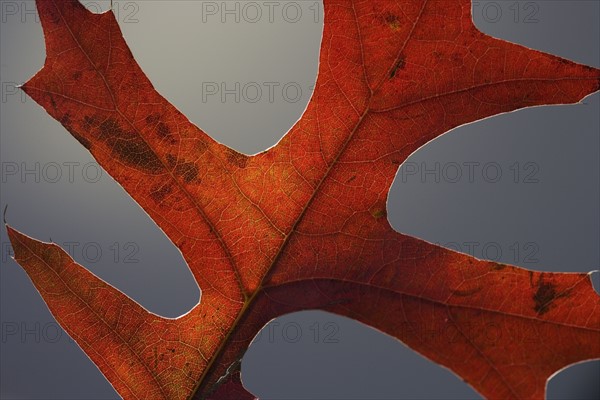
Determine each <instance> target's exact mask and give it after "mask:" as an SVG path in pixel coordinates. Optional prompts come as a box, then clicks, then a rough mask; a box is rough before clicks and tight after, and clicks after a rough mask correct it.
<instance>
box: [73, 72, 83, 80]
mask: <svg viewBox="0 0 600 400" xmlns="http://www.w3.org/2000/svg"><path fill="white" fill-rule="evenodd" d="M71 76H72V77H73V79H74V80H76V81H78V80H79V78H81V71H75V72H73V74H72V75H71Z"/></svg>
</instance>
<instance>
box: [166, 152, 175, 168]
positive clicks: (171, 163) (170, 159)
mask: <svg viewBox="0 0 600 400" xmlns="http://www.w3.org/2000/svg"><path fill="white" fill-rule="evenodd" d="M167 164H169V167H174V166H175V164H177V158H176V157H175V156H174V155H173V154H167Z"/></svg>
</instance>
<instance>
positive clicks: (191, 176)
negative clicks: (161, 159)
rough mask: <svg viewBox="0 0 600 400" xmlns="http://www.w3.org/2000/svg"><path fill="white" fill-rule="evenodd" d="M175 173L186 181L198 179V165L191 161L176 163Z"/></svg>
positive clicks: (190, 181)
mask: <svg viewBox="0 0 600 400" xmlns="http://www.w3.org/2000/svg"><path fill="white" fill-rule="evenodd" d="M175 174H176V175H178V176H180V177H182V178H183V180H184V181H185V182H186V183H192V182H197V181H198V167H197V166H196V165H195V164H194V163H191V162H186V163H183V164H179V165H177V166H176V167H175Z"/></svg>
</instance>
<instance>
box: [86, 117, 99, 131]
mask: <svg viewBox="0 0 600 400" xmlns="http://www.w3.org/2000/svg"><path fill="white" fill-rule="evenodd" d="M96 125H98V118H96V117H95V116H91V117H90V116H85V117H83V129H85V130H90V129H92V128H95V127H96Z"/></svg>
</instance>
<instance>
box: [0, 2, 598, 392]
mask: <svg viewBox="0 0 600 400" xmlns="http://www.w3.org/2000/svg"><path fill="white" fill-rule="evenodd" d="M6 3H9V2H6V1H2V7H3V8H2V10H3V14H2V23H1V47H0V50H1V52H0V63H1V74H0V78H1V81H2V104H1V106H2V110H1V111H2V113H1V129H0V132H1V160H2V163H3V167H4V170H3V174H2V193H1V197H2V198H1V203H2V204H1V205H2V208H3V207H4V205H6V204H8V205H9V209H8V221H9V222H10V223H11V224H13V225H14V226H15V227H16V228H18V229H19V230H21V231H23V232H25V233H27V234H28V235H31V236H33V237H35V238H38V239H42V240H48V239H49V238H52V240H53V241H54V242H56V243H59V244H62V245H65V243H66V242H76V241H77V242H78V245H77V246H75V245H73V246H74V251H73V256H74V258H75V259H76V260H77V261H79V262H81V263H82V264H83V265H85V266H86V267H88V268H89V269H90V270H92V271H93V272H94V273H95V274H97V275H99V276H100V277H101V278H103V279H105V280H107V281H108V282H110V283H111V284H113V285H115V286H116V287H118V288H119V289H121V290H122V291H124V292H125V293H127V294H128V295H130V296H132V297H133V298H134V299H135V300H136V301H138V302H140V303H141V304H142V305H144V306H145V307H146V308H148V309H149V310H151V311H153V312H156V313H158V314H161V315H165V316H170V317H174V316H177V315H180V314H182V313H184V312H186V311H187V310H188V309H189V308H190V307H192V306H193V305H194V304H195V303H196V302H197V300H198V297H199V295H200V291H199V289H198V288H197V286H196V284H195V283H194V281H193V279H192V276H191V274H190V272H189V271H188V269H187V267H186V266H185V263H184V262H183V260H182V258H181V256H180V254H179V252H178V251H177V250H176V249H175V248H174V246H173V245H172V244H171V243H170V242H169V241H168V240H167V238H166V237H165V236H164V235H163V234H162V233H161V232H160V230H159V229H158V228H157V227H156V226H155V225H154V224H153V223H152V221H151V220H150V219H149V218H148V217H147V215H146V214H145V213H144V212H143V211H142V210H141V209H140V208H139V206H138V205H137V204H135V203H134V202H133V201H132V200H131V199H130V198H129V197H128V196H127V195H126V193H125V192H124V191H123V190H122V189H121V188H120V187H119V186H118V185H117V184H116V183H115V182H114V181H113V180H112V179H111V178H110V177H108V176H107V175H106V173H104V174H102V175H101V177H100V179H99V180H97V181H95V180H96V179H94V178H95V172H96V170H95V168H94V165H93V164H91V165H87V166H86V167H85V168H84V165H85V164H86V163H89V162H92V161H93V160H92V158H91V156H90V155H89V154H88V153H87V152H86V151H85V149H84V148H83V147H82V146H81V145H79V143H78V142H77V141H75V140H73V138H72V137H71V136H70V135H69V134H68V133H67V131H66V130H65V129H63V128H62V127H61V126H60V125H59V123H58V122H56V121H54V120H52V119H51V118H50V117H49V116H48V115H47V114H46V113H45V112H44V111H43V109H42V108H41V107H39V106H38V105H37V104H35V103H34V102H33V101H32V100H31V99H26V98H25V97H22V95H21V93H18V92H16V91H15V90H14V85H15V84H16V83H21V82H24V81H26V80H27V79H29V78H30V77H31V76H32V75H33V74H34V73H35V72H36V71H37V70H38V69H39V68H41V66H42V64H43V60H44V45H43V38H42V30H41V26H40V25H39V23H37V22H36V21H35V16H34V15H33V14H31V13H29V12H28V10H33V8H34V4H33V2H32V1H24V2H23V1H18V2H15V3H12V4H13V5H16V11H15V8H14V7H13V6H10V5H6ZM84 3H86V2H84ZM88 3H93V4H91V7H92V8H94V9H97V10H98V11H99V10H100V8H101V9H103V10H106V9H107V8H108V7H109V3H108V2H106V1H102V2H88ZM258 3H259V5H260V4H262V3H263V2H258ZM296 3H297V4H299V5H300V6H301V9H302V12H303V14H302V17H301V18H300V20H299V21H298V22H296V23H292V22H289V20H292V19H293V18H294V13H293V10H292V9H289V10H288V11H289V13H288V14H287V15H286V17H287V19H288V21H286V20H285V18H284V16H283V15H282V13H281V8H279V10H280V11H279V12H276V13H275V18H274V21H273V22H270V21H269V19H268V17H267V16H266V15H264V14H263V17H262V18H260V19H259V21H258V22H256V23H251V22H250V19H252V18H254V14H253V13H250V12H251V11H252V10H250V9H247V13H246V14H243V13H242V15H241V18H240V22H239V23H236V22H235V21H234V20H233V17H232V16H229V17H227V21H226V22H225V23H223V22H222V21H221V19H220V16H219V15H216V16H211V15H207V14H206V13H205V14H204V16H205V17H206V22H204V23H203V22H202V15H203V8H202V7H203V6H202V2H201V1H163V0H160V1H135V2H133V1H115V2H114V7H115V8H116V9H117V10H118V11H119V16H118V18H119V22H120V25H121V27H122V29H123V32H124V35H125V38H126V40H127V42H128V43H129V45H130V47H131V49H132V51H133V53H134V55H135V57H136V59H137V60H138V62H139V63H140V65H141V66H142V68H143V69H144V71H145V72H146V73H147V74H148V75H149V77H150V79H151V80H152V82H153V83H154V85H155V87H156V88H157V89H158V91H159V92H160V93H162V94H163V95H164V96H165V97H166V98H167V99H169V100H170V101H171V102H172V103H173V104H175V105H176V106H177V107H178V108H179V109H180V110H182V111H183V112H184V113H185V114H186V115H187V116H188V117H189V118H190V119H191V120H192V121H194V122H195V123H197V124H198V125H199V126H200V127H201V128H202V129H204V130H205V131H206V132H207V133H209V134H210V135H212V136H213V137H214V138H216V139H217V140H219V141H221V142H224V143H225V144H227V145H229V146H231V147H234V148H235V149H237V150H239V151H242V152H245V153H248V154H252V153H256V152H258V151H261V150H263V149H266V148H268V147H270V146H272V145H274V144H275V143H276V142H277V141H278V140H279V139H280V138H281V136H283V134H284V133H285V132H286V131H287V130H288V129H289V128H290V127H291V126H292V124H293V123H294V122H295V121H296V120H297V119H298V118H300V116H301V114H302V112H303V111H304V109H305V107H306V104H307V102H308V100H309V97H310V87H311V85H313V84H314V81H315V79H316V72H317V63H318V51H319V45H320V36H321V30H322V18H321V17H320V16H318V18H317V21H315V19H314V5H315V4H317V5H319V3H317V2H313V1H297V2H296ZM489 3H493V4H491V5H490V4H489ZM215 4H216V5H217V6H218V7H223V5H222V2H220V1H219V2H217V3H215ZM228 4H229V7H234V6H233V5H232V4H233V2H228ZM240 4H241V6H242V5H243V3H240ZM515 4H516V5H515ZM11 7H13V8H11ZM498 9H500V10H501V11H502V15H499V14H497V11H498ZM515 9H518V10H519V11H520V12H519V14H518V15H515ZM265 10H266V8H263V11H265ZM320 10H321V11H322V6H321V8H320ZM532 14H533V15H532ZM599 14H600V4H599V2H597V1H536V2H515V1H498V2H495V3H494V2H488V1H480V2H475V3H474V20H475V23H476V24H477V26H478V27H479V28H480V29H481V30H482V31H484V32H486V33H489V34H491V35H494V36H496V37H500V38H504V39H506V40H510V41H513V42H517V43H521V44H524V45H527V46H529V47H532V48H536V49H540V50H544V51H548V52H551V53H554V54H557V55H561V56H563V57H566V58H569V59H572V60H576V61H579V62H582V63H585V64H589V65H593V66H596V67H598V66H600V54H599V48H600V43H599V37H600V28H599V26H600V24H599V20H600V15H599ZM203 82H204V83H205V85H204V86H206V83H208V84H210V83H211V82H215V83H217V84H220V83H221V82H226V84H227V85H228V87H233V85H234V83H235V82H240V84H241V85H242V86H243V85H244V84H247V83H250V82H256V83H258V84H259V85H260V84H262V83H263V82H279V83H280V84H281V85H282V86H283V84H286V83H297V84H298V85H299V86H300V87H301V88H302V89H303V90H302V96H301V98H300V99H299V101H297V102H292V101H291V97H294V95H293V92H289V93H292V94H291V95H290V94H289V93H288V98H287V99H286V98H285V96H284V95H283V94H282V93H281V91H276V92H275V93H276V94H275V97H274V99H273V102H270V101H269V99H268V98H267V96H266V92H265V93H263V97H262V98H261V99H260V100H259V101H257V102H254V103H253V102H250V101H249V100H252V99H251V98H250V97H254V93H250V92H248V96H242V98H241V100H240V102H239V103H236V102H235V101H234V99H233V96H229V97H228V98H226V99H225V100H226V101H225V102H223V101H221V99H220V98H219V96H208V97H207V98H206V99H203ZM599 108H600V96H598V95H597V94H596V95H593V96H590V97H588V98H586V99H585V100H584V102H583V104H579V105H576V106H555V107H539V108H533V109H528V110H524V111H519V112H515V113H509V114H504V115H501V116H498V117H494V118H490V119H487V120H484V121H480V122H477V123H473V124H469V125H467V126H463V127H460V128H458V129H455V130H453V131H452V132H450V133H448V134H447V135H445V136H443V137H441V138H439V139H437V140H435V141H433V142H431V143H430V144H428V145H427V146H426V147H424V148H422V149H420V150H419V151H418V152H416V153H415V154H413V155H412V156H411V157H410V159H409V160H408V161H407V163H412V164H411V166H412V167H416V168H419V169H421V168H422V167H423V165H422V164H421V163H425V164H424V166H425V167H426V168H429V169H432V168H434V167H435V163H436V162H438V163H440V164H439V165H440V170H441V171H442V172H443V173H442V174H441V177H440V180H439V182H435V180H434V179H433V177H432V176H430V175H428V176H425V177H424V178H425V179H422V178H421V177H420V176H419V174H416V175H409V174H407V172H409V170H406V165H405V166H404V167H403V169H401V171H404V172H405V174H404V175H402V173H401V174H400V175H398V177H397V179H396V181H395V182H394V185H393V187H392V190H391V192H390V195H389V199H388V208H389V219H390V221H391V223H392V224H393V226H394V227H395V228H396V229H397V230H398V231H401V232H404V233H408V234H412V235H414V236H417V237H421V238H424V239H426V240H428V241H431V242H438V243H441V244H442V245H445V246H447V247H454V248H457V247H458V248H460V249H461V250H462V251H464V252H469V244H468V243H470V242H477V243H478V244H475V245H473V246H474V249H475V250H474V251H473V254H474V255H475V256H476V257H479V258H486V257H487V258H494V259H498V260H500V261H503V262H508V263H512V264H517V265H521V266H524V267H527V268H532V269H539V270H552V271H584V272H587V271H590V270H592V269H597V268H598V266H599V265H600V255H599V249H598V243H599V242H600V232H599V230H600V215H599V208H598V204H599V202H600V185H599V183H600V176H599V169H600V168H599V167H600V165H599V155H600V151H599V149H600V142H599V137H600V135H598V132H599V130H600V127H599V113H598V111H599ZM70 162H73V163H79V165H73V167H72V168H73V169H72V171H73V179H72V180H73V182H70V179H69V176H68V175H69V168H68V166H67V165H64V163H70ZM465 162H479V163H481V164H480V165H481V166H483V165H485V164H486V163H496V164H494V165H495V166H497V167H498V166H499V168H500V170H501V171H502V177H501V178H500V180H499V181H498V182H496V183H493V182H491V181H490V178H493V175H490V174H487V175H484V174H482V170H481V169H480V168H478V169H476V170H475V172H476V173H475V176H474V179H473V181H472V182H470V181H469V179H468V177H467V176H466V172H467V170H466V169H463V176H462V177H461V178H460V179H458V182H453V181H454V180H455V179H454V178H455V170H453V169H452V168H453V166H455V165H456V164H454V163H457V164H458V165H464V164H463V163H465ZM515 162H517V163H518V168H516V165H515V164H514V163H515ZM15 163H16V164H15ZM21 163H25V164H24V165H21ZM36 163H39V166H40V174H39V175H40V177H39V182H36V177H35V175H34V174H28V175H26V176H24V177H21V176H20V172H21V170H22V169H23V167H26V168H29V169H33V168H34V167H35V164H36ZM528 163H529V164H528ZM531 163H532V164H531ZM56 164H58V165H60V166H61V173H62V175H61V177H60V178H59V179H56V171H57V170H56ZM15 165H16V166H17V167H18V168H19V171H18V173H17V174H16V175H10V174H9V173H8V172H7V171H6V169H7V168H11V167H12V166H15ZM511 166H512V168H511ZM515 168H516V169H517V170H518V171H519V172H520V173H519V175H518V176H516V177H515V175H514V174H515ZM488 172H490V171H489V170H488ZM492 172H493V171H492ZM84 173H85V174H84ZM403 177H404V178H403ZM56 180H57V182H53V181H56ZM515 180H516V181H517V182H515ZM1 242H2V260H1V262H2V268H0V284H1V289H0V298H1V308H0V310H1V321H2V338H1V339H2V340H1V341H0V351H1V352H0V356H1V357H0V367H1V372H0V379H1V391H0V394H1V396H2V398H27V399H30V398H44V399H45V398H60V399H67V398H72V399H75V398H77V399H112V398H116V397H117V395H116V393H115V392H114V390H113V389H112V387H111V386H110V384H109V383H108V382H107V381H106V380H105V379H104V378H103V377H102V375H101V374H100V372H99V371H98V370H97V369H96V367H95V366H94V365H93V363H92V362H91V361H90V360H89V359H88V358H87V357H86V356H85V355H84V353H83V352H82V351H81V350H80V349H79V348H78V347H77V346H76V345H75V344H74V343H73V342H72V341H71V340H70V339H69V338H68V337H67V335H66V334H64V332H62V331H61V330H60V328H57V325H56V323H55V322H54V320H53V318H52V316H51V314H50V313H49V312H48V310H47V308H46V307H45V305H44V303H43V301H42V299H41V297H40V296H39V294H38V293H37V292H36V290H35V289H34V287H33V285H32V284H31V282H30V281H29V279H28V278H27V276H26V274H25V273H24V272H23V271H22V270H21V269H20V267H19V266H18V265H17V264H16V263H15V262H14V261H12V260H11V259H10V258H7V254H8V252H9V249H8V247H7V245H6V243H7V242H8V239H7V237H6V233H5V231H4V230H2V233H1ZM115 243H116V246H117V247H118V248H119V252H118V254H117V252H116V250H115V248H116V247H115ZM517 248H518V249H519V252H518V253H517V252H516V249H517ZM97 249H100V250H101V251H102V254H101V255H100V256H97V255H96V250H97ZM498 249H499V250H500V251H501V252H502V255H501V257H497V256H496V253H495V251H497V250H498ZM132 253H135V254H133V255H132ZM96 259H97V260H96ZM597 278H598V274H595V276H594V279H595V280H596V281H597V280H598V279H597ZM596 287H598V285H597V282H596ZM299 329H300V330H301V331H302V333H301V334H300V335H299V336H298V335H297V332H299ZM316 332H318V336H316ZM297 336H298V337H297ZM242 369H243V379H244V382H245V384H246V385H247V387H248V389H250V390H251V391H252V392H253V393H255V394H256V395H259V396H260V397H262V398H295V399H300V398H355V399H358V398H370V399H374V398H377V399H398V398H410V399H413V398H422V399H433V398H440V399H446V398H456V399H458V398H477V397H478V396H477V394H476V393H475V392H474V391H473V390H472V389H470V388H469V387H468V386H467V385H466V384H464V383H463V382H462V381H461V380H460V379H459V378H457V377H455V376H454V375H453V374H452V373H450V372H448V371H447V370H445V369H443V368H441V367H439V366H437V365H435V364H433V363H431V362H429V361H428V360H425V359H424V358H422V357H421V356H419V355H417V354H416V353H414V352H412V351H411V350H410V349H407V348H406V347H405V346H403V345H402V344H400V343H399V342H397V341H396V340H394V339H393V338H390V337H388V336H385V335H383V334H381V333H378V332H376V331H374V330H372V329H370V328H368V327H366V326H363V325H361V324H359V323H356V322H354V321H351V320H347V319H344V318H340V317H337V316H334V315H331V314H327V313H323V312H302V313H296V314H291V315H287V316H284V317H281V318H278V319H277V320H275V321H273V322H272V323H271V324H270V325H268V326H267V327H266V328H265V329H263V331H262V333H261V334H260V336H258V337H257V338H256V339H255V342H254V343H253V344H252V346H251V347H250V349H249V350H248V352H247V354H246V356H245V357H244V360H243V365H242ZM599 376H600V362H589V363H583V364H579V365H577V366H574V367H571V368H568V369H567V370H565V371H563V372H561V373H560V374H558V375H557V376H556V377H555V378H553V379H552V380H551V381H550V384H549V397H550V398H556V399H567V398H569V399H571V398H573V399H574V398H578V399H591V398H598V397H600V388H599V385H600V383H599V378H598V377H599Z"/></svg>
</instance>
